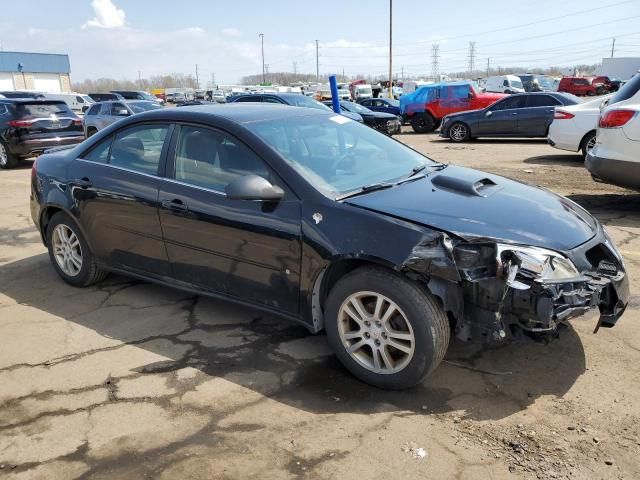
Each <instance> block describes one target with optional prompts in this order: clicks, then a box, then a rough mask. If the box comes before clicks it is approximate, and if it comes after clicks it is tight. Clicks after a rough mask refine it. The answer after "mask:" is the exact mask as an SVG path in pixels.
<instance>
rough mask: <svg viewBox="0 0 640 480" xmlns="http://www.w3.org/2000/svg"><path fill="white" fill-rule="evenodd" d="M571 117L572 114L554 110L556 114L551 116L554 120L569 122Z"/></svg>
mask: <svg viewBox="0 0 640 480" xmlns="http://www.w3.org/2000/svg"><path fill="white" fill-rule="evenodd" d="M573 117H575V115H574V114H573V113H569V112H565V111H564V110H556V113H554V114H553V118H554V119H556V120H569V119H570V118H573Z"/></svg>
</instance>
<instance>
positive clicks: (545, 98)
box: [529, 95, 562, 107]
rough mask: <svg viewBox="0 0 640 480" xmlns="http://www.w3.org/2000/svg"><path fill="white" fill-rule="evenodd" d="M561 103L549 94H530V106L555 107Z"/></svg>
mask: <svg viewBox="0 0 640 480" xmlns="http://www.w3.org/2000/svg"><path fill="white" fill-rule="evenodd" d="M557 105H562V103H560V101H558V100H557V99H555V98H553V97H552V96H551V95H530V96H529V106H530V107H555V106H557Z"/></svg>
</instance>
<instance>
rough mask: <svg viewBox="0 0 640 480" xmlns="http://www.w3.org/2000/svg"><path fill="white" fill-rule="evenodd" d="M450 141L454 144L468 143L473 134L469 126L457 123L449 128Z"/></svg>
mask: <svg viewBox="0 0 640 480" xmlns="http://www.w3.org/2000/svg"><path fill="white" fill-rule="evenodd" d="M448 133H449V139H450V140H451V141H452V142H456V143H460V142H466V141H467V140H469V138H471V133H470V132H469V127H468V126H467V124H465V123H462V122H455V123H454V124H453V125H451V126H450V127H449V132H448Z"/></svg>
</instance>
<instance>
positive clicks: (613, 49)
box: [611, 37, 616, 58]
mask: <svg viewBox="0 0 640 480" xmlns="http://www.w3.org/2000/svg"><path fill="white" fill-rule="evenodd" d="M615 51H616V39H615V37H614V38H612V39H611V58H613V53H614V52H615Z"/></svg>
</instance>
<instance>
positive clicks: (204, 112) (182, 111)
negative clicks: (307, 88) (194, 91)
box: [135, 103, 335, 124]
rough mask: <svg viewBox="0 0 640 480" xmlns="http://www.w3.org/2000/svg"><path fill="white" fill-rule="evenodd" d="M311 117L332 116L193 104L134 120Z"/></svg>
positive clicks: (276, 108)
mask: <svg viewBox="0 0 640 480" xmlns="http://www.w3.org/2000/svg"><path fill="white" fill-rule="evenodd" d="M312 115H325V116H332V115H335V113H333V112H331V111H329V110H326V111H325V110H319V109H317V108H306V107H292V106H290V105H277V104H263V103H226V104H221V105H216V104H210V105H193V106H186V107H180V108H163V109H159V110H153V111H150V112H144V113H140V114H138V115H136V117H135V118H136V119H138V118H140V119H154V120H167V121H190V120H201V121H206V120H210V119H216V118H220V119H225V120H230V121H232V122H235V123H241V124H246V123H254V122H262V121H269V120H282V119H287V118H292V117H307V116H312Z"/></svg>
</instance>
